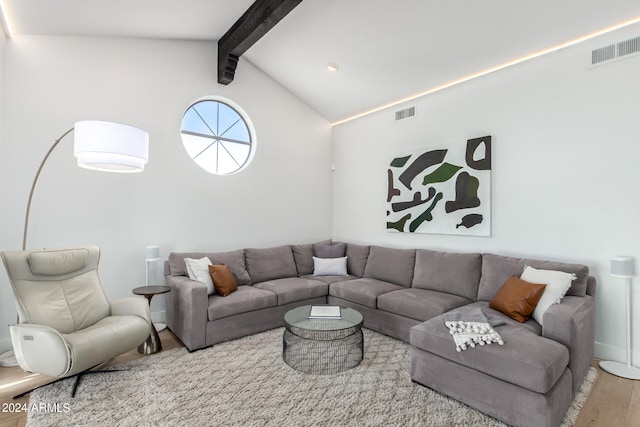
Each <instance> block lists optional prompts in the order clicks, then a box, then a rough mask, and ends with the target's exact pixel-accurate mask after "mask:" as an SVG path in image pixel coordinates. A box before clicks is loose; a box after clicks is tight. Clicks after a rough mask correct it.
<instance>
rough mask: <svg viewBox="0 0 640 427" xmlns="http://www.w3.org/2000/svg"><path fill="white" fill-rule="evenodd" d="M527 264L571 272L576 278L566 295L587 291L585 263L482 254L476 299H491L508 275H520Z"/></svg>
mask: <svg viewBox="0 0 640 427" xmlns="http://www.w3.org/2000/svg"><path fill="white" fill-rule="evenodd" d="M527 265H530V266H531V267H534V268H541V269H545V270H557V271H564V272H566V273H573V274H575V275H576V280H574V281H573V282H572V283H571V287H570V288H569V290H568V291H567V295H574V296H579V297H583V296H585V294H586V292H587V279H588V277H589V267H587V266H586V265H582V264H568V263H562V262H554V261H540V260H534V259H527V258H511V257H506V256H501V255H494V254H483V255H482V276H481V277H480V286H479V288H478V298H477V300H482V301H491V298H493V296H494V295H495V294H496V292H498V289H500V287H501V286H502V284H503V283H504V282H506V281H507V279H508V278H509V276H516V277H520V276H521V275H522V272H523V271H524V267H525V266H527Z"/></svg>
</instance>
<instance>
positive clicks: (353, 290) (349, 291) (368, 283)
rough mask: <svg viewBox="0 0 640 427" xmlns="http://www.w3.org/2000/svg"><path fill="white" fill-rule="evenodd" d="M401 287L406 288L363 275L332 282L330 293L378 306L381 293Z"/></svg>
mask: <svg viewBox="0 0 640 427" xmlns="http://www.w3.org/2000/svg"><path fill="white" fill-rule="evenodd" d="M400 289H404V288H403V287H402V286H398V285H394V284H393V283H389V282H384V281H382V280H377V279H370V278H365V277H363V278H359V279H353V280H347V281H344V282H334V283H331V284H330V285H329V295H331V296H334V297H337V298H342V299H345V300H347V301H351V302H355V303H358V304H362V305H365V306H367V307H371V308H376V307H377V301H378V296H379V295H382V294H385V293H387V292H391V291H397V290H400Z"/></svg>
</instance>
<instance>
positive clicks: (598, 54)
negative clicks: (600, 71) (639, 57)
mask: <svg viewBox="0 0 640 427" xmlns="http://www.w3.org/2000/svg"><path fill="white" fill-rule="evenodd" d="M638 53H640V37H635V38H633V39H629V40H625V41H622V42H618V43H614V44H610V45H609V46H604V47H601V48H598V49H594V50H592V51H591V65H598V64H602V63H604V62H611V61H614V60H618V59H622V58H624V57H628V56H629V55H633V54H638Z"/></svg>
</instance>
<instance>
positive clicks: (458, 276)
mask: <svg viewBox="0 0 640 427" xmlns="http://www.w3.org/2000/svg"><path fill="white" fill-rule="evenodd" d="M481 270H482V255H481V254H479V253H448V252H437V251H430V250H426V249H418V250H417V251H416V268H415V272H414V275H413V283H412V285H411V287H412V288H418V289H428V290H431V291H439V292H446V293H448V294H453V295H458V296H461V297H465V298H468V299H470V300H472V301H473V300H475V299H476V296H477V295H478V285H479V283H480V272H481Z"/></svg>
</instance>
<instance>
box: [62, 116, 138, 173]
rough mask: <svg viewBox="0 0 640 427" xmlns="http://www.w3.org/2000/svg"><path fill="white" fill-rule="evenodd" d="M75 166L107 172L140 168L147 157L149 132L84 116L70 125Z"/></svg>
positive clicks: (136, 170) (134, 170)
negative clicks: (73, 124)
mask: <svg viewBox="0 0 640 427" xmlns="http://www.w3.org/2000/svg"><path fill="white" fill-rule="evenodd" d="M74 129H75V131H74V149H73V153H74V155H75V156H76V158H77V159H78V166H80V167H82V168H86V169H93V170H99V171H108V172H124V173H127V172H141V171H142V170H144V165H145V164H147V161H148V160H149V134H148V133H147V132H145V131H143V130H141V129H138V128H136V127H133V126H129V125H124V124H121V123H113V122H105V121H99V120H85V121H80V122H77V123H76V124H75V126H74Z"/></svg>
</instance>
